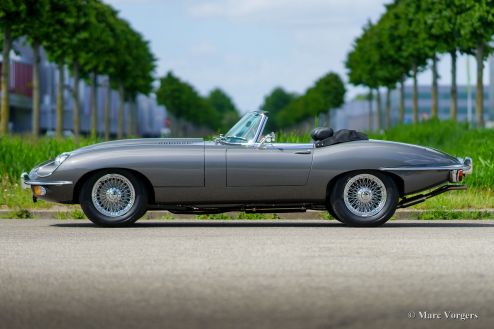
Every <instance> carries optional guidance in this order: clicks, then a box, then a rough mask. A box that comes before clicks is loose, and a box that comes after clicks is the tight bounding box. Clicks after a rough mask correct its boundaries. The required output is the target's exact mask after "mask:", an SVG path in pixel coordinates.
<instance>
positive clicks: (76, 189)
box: [72, 168, 155, 204]
mask: <svg viewBox="0 0 494 329" xmlns="http://www.w3.org/2000/svg"><path fill="white" fill-rule="evenodd" d="M111 170H123V171H127V172H129V173H131V174H133V175H134V176H136V177H137V178H138V179H139V180H140V181H141V182H142V183H143V184H144V188H145V189H146V192H147V194H148V203H149V204H154V203H155V194H154V188H153V185H152V184H151V181H150V180H149V179H148V178H147V177H146V176H145V175H143V174H142V173H140V172H139V171H137V170H134V169H128V168H100V169H95V170H91V171H88V172H87V173H85V174H84V175H82V176H81V177H80V178H79V179H78V180H77V182H76V183H75V185H74V194H73V197H72V201H73V202H74V203H77V204H78V203H79V195H80V191H81V188H82V185H83V184H84V182H85V181H86V180H87V179H88V178H89V177H91V176H93V175H94V174H96V173H98V172H101V171H111Z"/></svg>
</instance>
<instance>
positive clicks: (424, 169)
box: [379, 164, 467, 171]
mask: <svg viewBox="0 0 494 329" xmlns="http://www.w3.org/2000/svg"><path fill="white" fill-rule="evenodd" d="M464 168H467V167H465V166H463V165H461V164H458V165H451V166H438V167H395V168H386V167H384V168H379V170H389V171H416V170H418V171H426V170H455V169H464Z"/></svg>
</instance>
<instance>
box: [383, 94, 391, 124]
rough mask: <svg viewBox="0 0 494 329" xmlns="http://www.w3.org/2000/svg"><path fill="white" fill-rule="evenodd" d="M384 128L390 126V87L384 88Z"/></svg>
mask: <svg viewBox="0 0 494 329" xmlns="http://www.w3.org/2000/svg"><path fill="white" fill-rule="evenodd" d="M384 120H385V123H384V128H385V129H388V128H389V127H391V88H386V112H385V113H384Z"/></svg>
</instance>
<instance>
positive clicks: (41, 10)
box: [17, 0, 50, 137]
mask: <svg viewBox="0 0 494 329" xmlns="http://www.w3.org/2000/svg"><path fill="white" fill-rule="evenodd" d="M21 3H23V5H24V6H25V8H26V9H25V12H24V14H25V16H24V17H23V18H21V19H20V20H19V21H18V31H19V34H22V35H25V36H26V37H27V39H28V41H29V43H30V45H31V47H32V49H33V78H32V88H33V89H32V90H33V96H32V123H31V128H32V134H33V136H34V137H38V135H39V131H40V108H41V99H40V67H39V66H40V61H41V56H40V49H41V44H42V41H43V40H44V39H45V38H46V36H47V34H48V33H50V28H49V26H50V25H49V19H50V2H49V1H48V0H24V1H20V0H18V1H17V5H20V4H21Z"/></svg>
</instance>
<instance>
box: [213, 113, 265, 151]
mask: <svg viewBox="0 0 494 329" xmlns="http://www.w3.org/2000/svg"><path fill="white" fill-rule="evenodd" d="M249 113H259V114H260V115H261V122H260V123H259V126H258V127H257V130H256V134H255V135H254V138H253V139H252V140H249V141H247V142H241V143H233V142H227V141H226V140H225V138H224V137H223V138H219V139H218V141H219V142H220V143H222V144H226V145H248V146H253V145H257V144H259V139H260V138H261V136H262V132H263V131H264V128H265V127H266V123H267V122H268V119H269V118H268V116H267V115H266V112H263V111H250V112H247V113H245V114H244V116H245V115H247V114H249Z"/></svg>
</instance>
